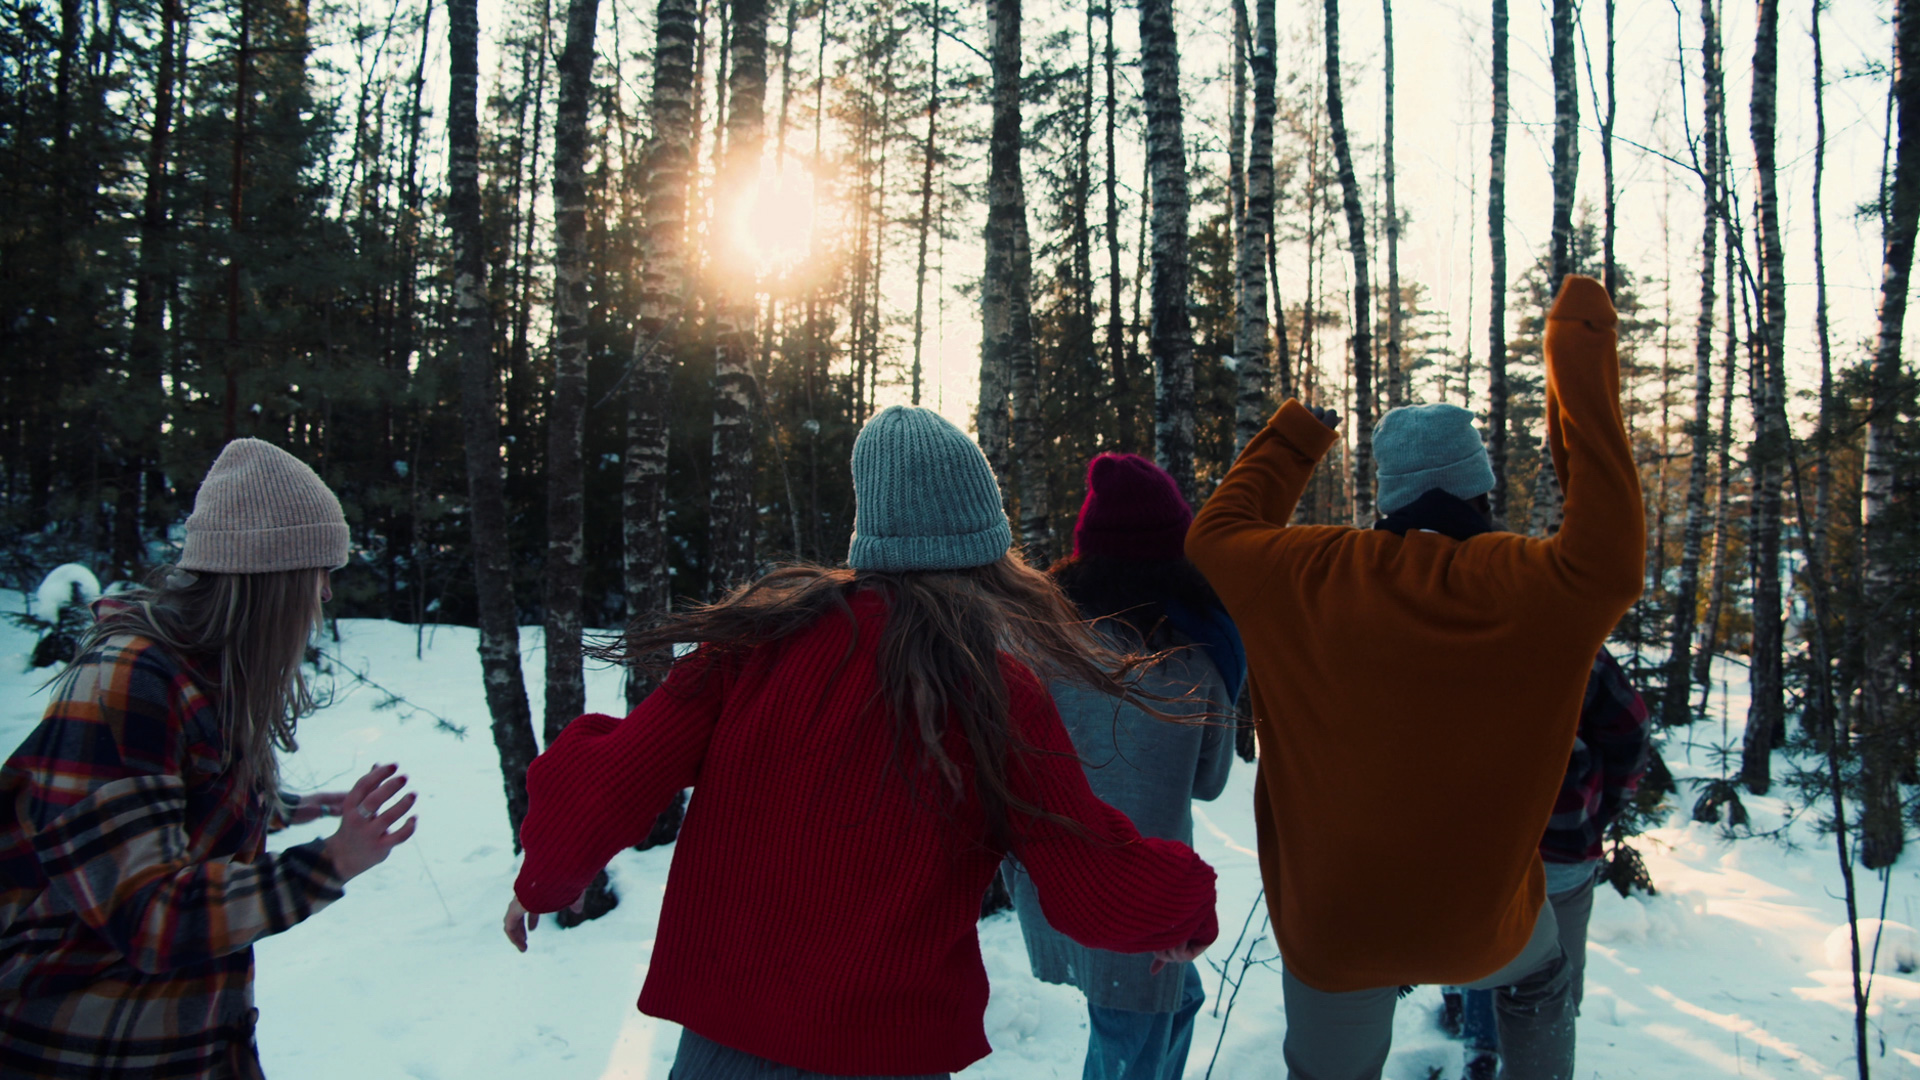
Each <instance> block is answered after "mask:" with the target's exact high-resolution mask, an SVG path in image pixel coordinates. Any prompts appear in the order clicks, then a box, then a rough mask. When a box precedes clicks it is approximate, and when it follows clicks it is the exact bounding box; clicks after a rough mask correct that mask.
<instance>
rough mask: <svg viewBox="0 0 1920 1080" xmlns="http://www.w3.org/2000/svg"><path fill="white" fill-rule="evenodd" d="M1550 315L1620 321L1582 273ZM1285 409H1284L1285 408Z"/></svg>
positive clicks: (1572, 278) (1592, 322) (1596, 323)
mask: <svg viewBox="0 0 1920 1080" xmlns="http://www.w3.org/2000/svg"><path fill="white" fill-rule="evenodd" d="M1547 318H1549V319H1556V320H1565V321H1568V322H1584V323H1586V324H1588V325H1589V326H1592V327H1593V328H1594V329H1596V330H1599V329H1604V328H1606V327H1610V326H1613V325H1615V324H1616V323H1618V322H1619V321H1620V317H1619V315H1617V314H1616V313H1615V312H1614V310H1613V300H1612V299H1611V298H1610V297H1608V296H1607V289H1606V286H1604V285H1601V284H1600V283H1599V282H1598V281H1595V280H1593V279H1592V278H1590V277H1584V276H1582V275H1580V274H1568V275H1567V277H1566V280H1565V281H1563V282H1562V283H1561V285H1560V295H1559V296H1558V297H1556V298H1555V299H1554V301H1553V309H1552V310H1551V311H1549V312H1547ZM1282 411H1285V409H1284V407H1283V408H1282Z"/></svg>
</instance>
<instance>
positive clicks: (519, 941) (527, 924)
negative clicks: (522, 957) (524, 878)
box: [501, 890, 587, 952]
mask: <svg viewBox="0 0 1920 1080" xmlns="http://www.w3.org/2000/svg"><path fill="white" fill-rule="evenodd" d="M586 906H587V894H586V891H585V890H582V891H581V893H580V895H579V896H576V897H574V899H573V903H571V904H568V905H567V910H568V911H571V912H573V913H574V914H575V915H578V914H580V911H581V909H583V908H585V907H586ZM501 923H502V927H503V928H504V929H505V930H506V932H507V940H508V941H511V942H513V947H514V948H516V949H519V950H520V951H521V952H526V951H527V934H529V933H530V932H532V930H533V928H534V927H536V926H539V925H540V916H539V915H537V914H535V913H534V912H531V911H528V910H527V909H526V908H525V907H524V906H523V905H522V904H521V903H520V898H519V897H517V896H516V897H514V898H513V899H512V900H509V901H508V902H507V917H506V918H505V919H503V920H501Z"/></svg>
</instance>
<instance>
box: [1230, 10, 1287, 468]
mask: <svg viewBox="0 0 1920 1080" xmlns="http://www.w3.org/2000/svg"><path fill="white" fill-rule="evenodd" d="M1254 11H1255V14H1254V24H1255V28H1254V42H1253V48H1252V50H1251V51H1250V52H1249V55H1248V64H1249V66H1251V67H1252V68H1253V145H1252V147H1251V148H1250V150H1249V152H1248V156H1247V204H1246V225H1245V226H1244V227H1243V228H1242V229H1241V232H1240V252H1239V261H1240V264H1241V266H1242V267H1243V270H1242V272H1241V273H1240V275H1239V285H1240V303H1239V318H1238V320H1237V321H1236V322H1235V324H1234V335H1233V355H1234V358H1235V361H1236V371H1235V375H1236V379H1237V381H1238V383H1239V393H1238V395H1237V396H1236V399H1235V403H1234V432H1233V452H1234V454H1235V456H1238V455H1239V453H1240V451H1242V450H1245V449H1246V448H1247V443H1248V441H1249V440H1251V439H1252V438H1253V437H1254V436H1255V435H1258V434H1259V433H1260V429H1261V428H1263V427H1265V426H1266V423H1267V417H1268V416H1269V415H1270V414H1271V413H1272V412H1273V402H1272V399H1271V395H1269V393H1268V390H1267V388H1268V386H1269V385H1271V383H1272V380H1273V370H1272V367H1271V366H1270V365H1269V364H1268V363H1267V340H1268V338H1267V331H1268V326H1269V324H1270V322H1272V321H1273V320H1270V319H1269V318H1268V312H1267V284H1268V283H1267V255H1268V253H1269V248H1270V246H1271V239H1272V236H1273V122H1274V115H1275V113H1276V111H1277V108H1278V101H1277V100H1276V98H1275V90H1274V83H1275V76H1276V74H1277V70H1276V69H1277V64H1276V56H1277V54H1278V52H1279V49H1278V41H1277V38H1278V31H1277V30H1276V28H1275V25H1274V22H1275V20H1274V0H1255V3H1254ZM1274 316H1275V319H1279V320H1280V321H1281V331H1280V341H1281V342H1282V348H1283V349H1284V347H1285V344H1284V343H1285V341H1286V327H1285V322H1284V318H1283V313H1281V312H1275V313H1274Z"/></svg>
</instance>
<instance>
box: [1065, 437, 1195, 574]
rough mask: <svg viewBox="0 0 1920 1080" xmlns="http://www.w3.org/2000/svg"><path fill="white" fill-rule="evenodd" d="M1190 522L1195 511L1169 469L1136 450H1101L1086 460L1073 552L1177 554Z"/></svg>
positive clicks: (1147, 558) (1150, 557)
mask: <svg viewBox="0 0 1920 1080" xmlns="http://www.w3.org/2000/svg"><path fill="white" fill-rule="evenodd" d="M1191 524H1193V511H1192V510H1191V509H1189V508H1188V507H1187V500H1185V499H1183V498H1181V497H1180V487H1179V485H1177V484H1175V483H1174V482H1173V477H1171V476H1169V475H1167V471H1166V470H1165V469H1162V468H1161V467H1160V466H1158V465H1155V464H1154V463H1153V462H1151V461H1148V460H1147V459H1146V458H1143V457H1141V456H1139V455H1138V454H1101V455H1100V456H1099V457H1097V458H1094V459H1093V460H1092V461H1091V462H1089V463H1088V464H1087V501H1086V502H1084V503H1081V504H1080V519H1079V520H1078V521H1076V522H1074V523H1073V554H1074V556H1075V557H1076V558H1077V557H1080V556H1092V557H1094V558H1106V559H1131V560H1135V561H1138V562H1155V561H1170V560H1173V559H1179V558H1182V557H1184V556H1185V555H1186V543H1187V526H1189V525H1191Z"/></svg>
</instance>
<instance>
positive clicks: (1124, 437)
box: [1101, 3, 1135, 453]
mask: <svg viewBox="0 0 1920 1080" xmlns="http://www.w3.org/2000/svg"><path fill="white" fill-rule="evenodd" d="M1103 13H1104V15H1105V17H1106V33H1107V39H1106V45H1105V48H1103V49H1102V51H1101V61H1102V62H1101V66H1102V67H1103V68H1104V69H1105V73H1106V80H1107V99H1106V128H1107V130H1106V136H1107V180H1106V189H1107V366H1108V367H1109V369H1110V373H1111V377H1112V379H1113V398H1112V403H1111V407H1112V411H1113V414H1114V415H1113V444H1114V447H1115V448H1116V449H1118V450H1119V451H1120V452H1122V453H1133V452H1134V449H1135V446H1134V441H1133V423H1132V419H1131V418H1130V417H1128V416H1127V415H1125V410H1126V409H1127V407H1128V403H1129V401H1130V400H1131V399H1130V397H1129V390H1128V379H1127V345H1126V326H1125V324H1124V323H1123V322H1122V321H1121V318H1120V310H1121V309H1120V283H1121V278H1122V275H1121V273H1120V166H1119V159H1118V156H1117V154H1116V148H1115V142H1116V138H1115V128H1116V127H1117V126H1118V120H1119V116H1118V114H1119V108H1120V105H1119V98H1118V97H1117V95H1116V93H1115V90H1114V71H1113V69H1114V64H1115V60H1116V53H1115V50H1114V47H1113V5H1112V4H1111V3H1109V4H1107V5H1106V6H1105V7H1104V8H1103Z"/></svg>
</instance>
